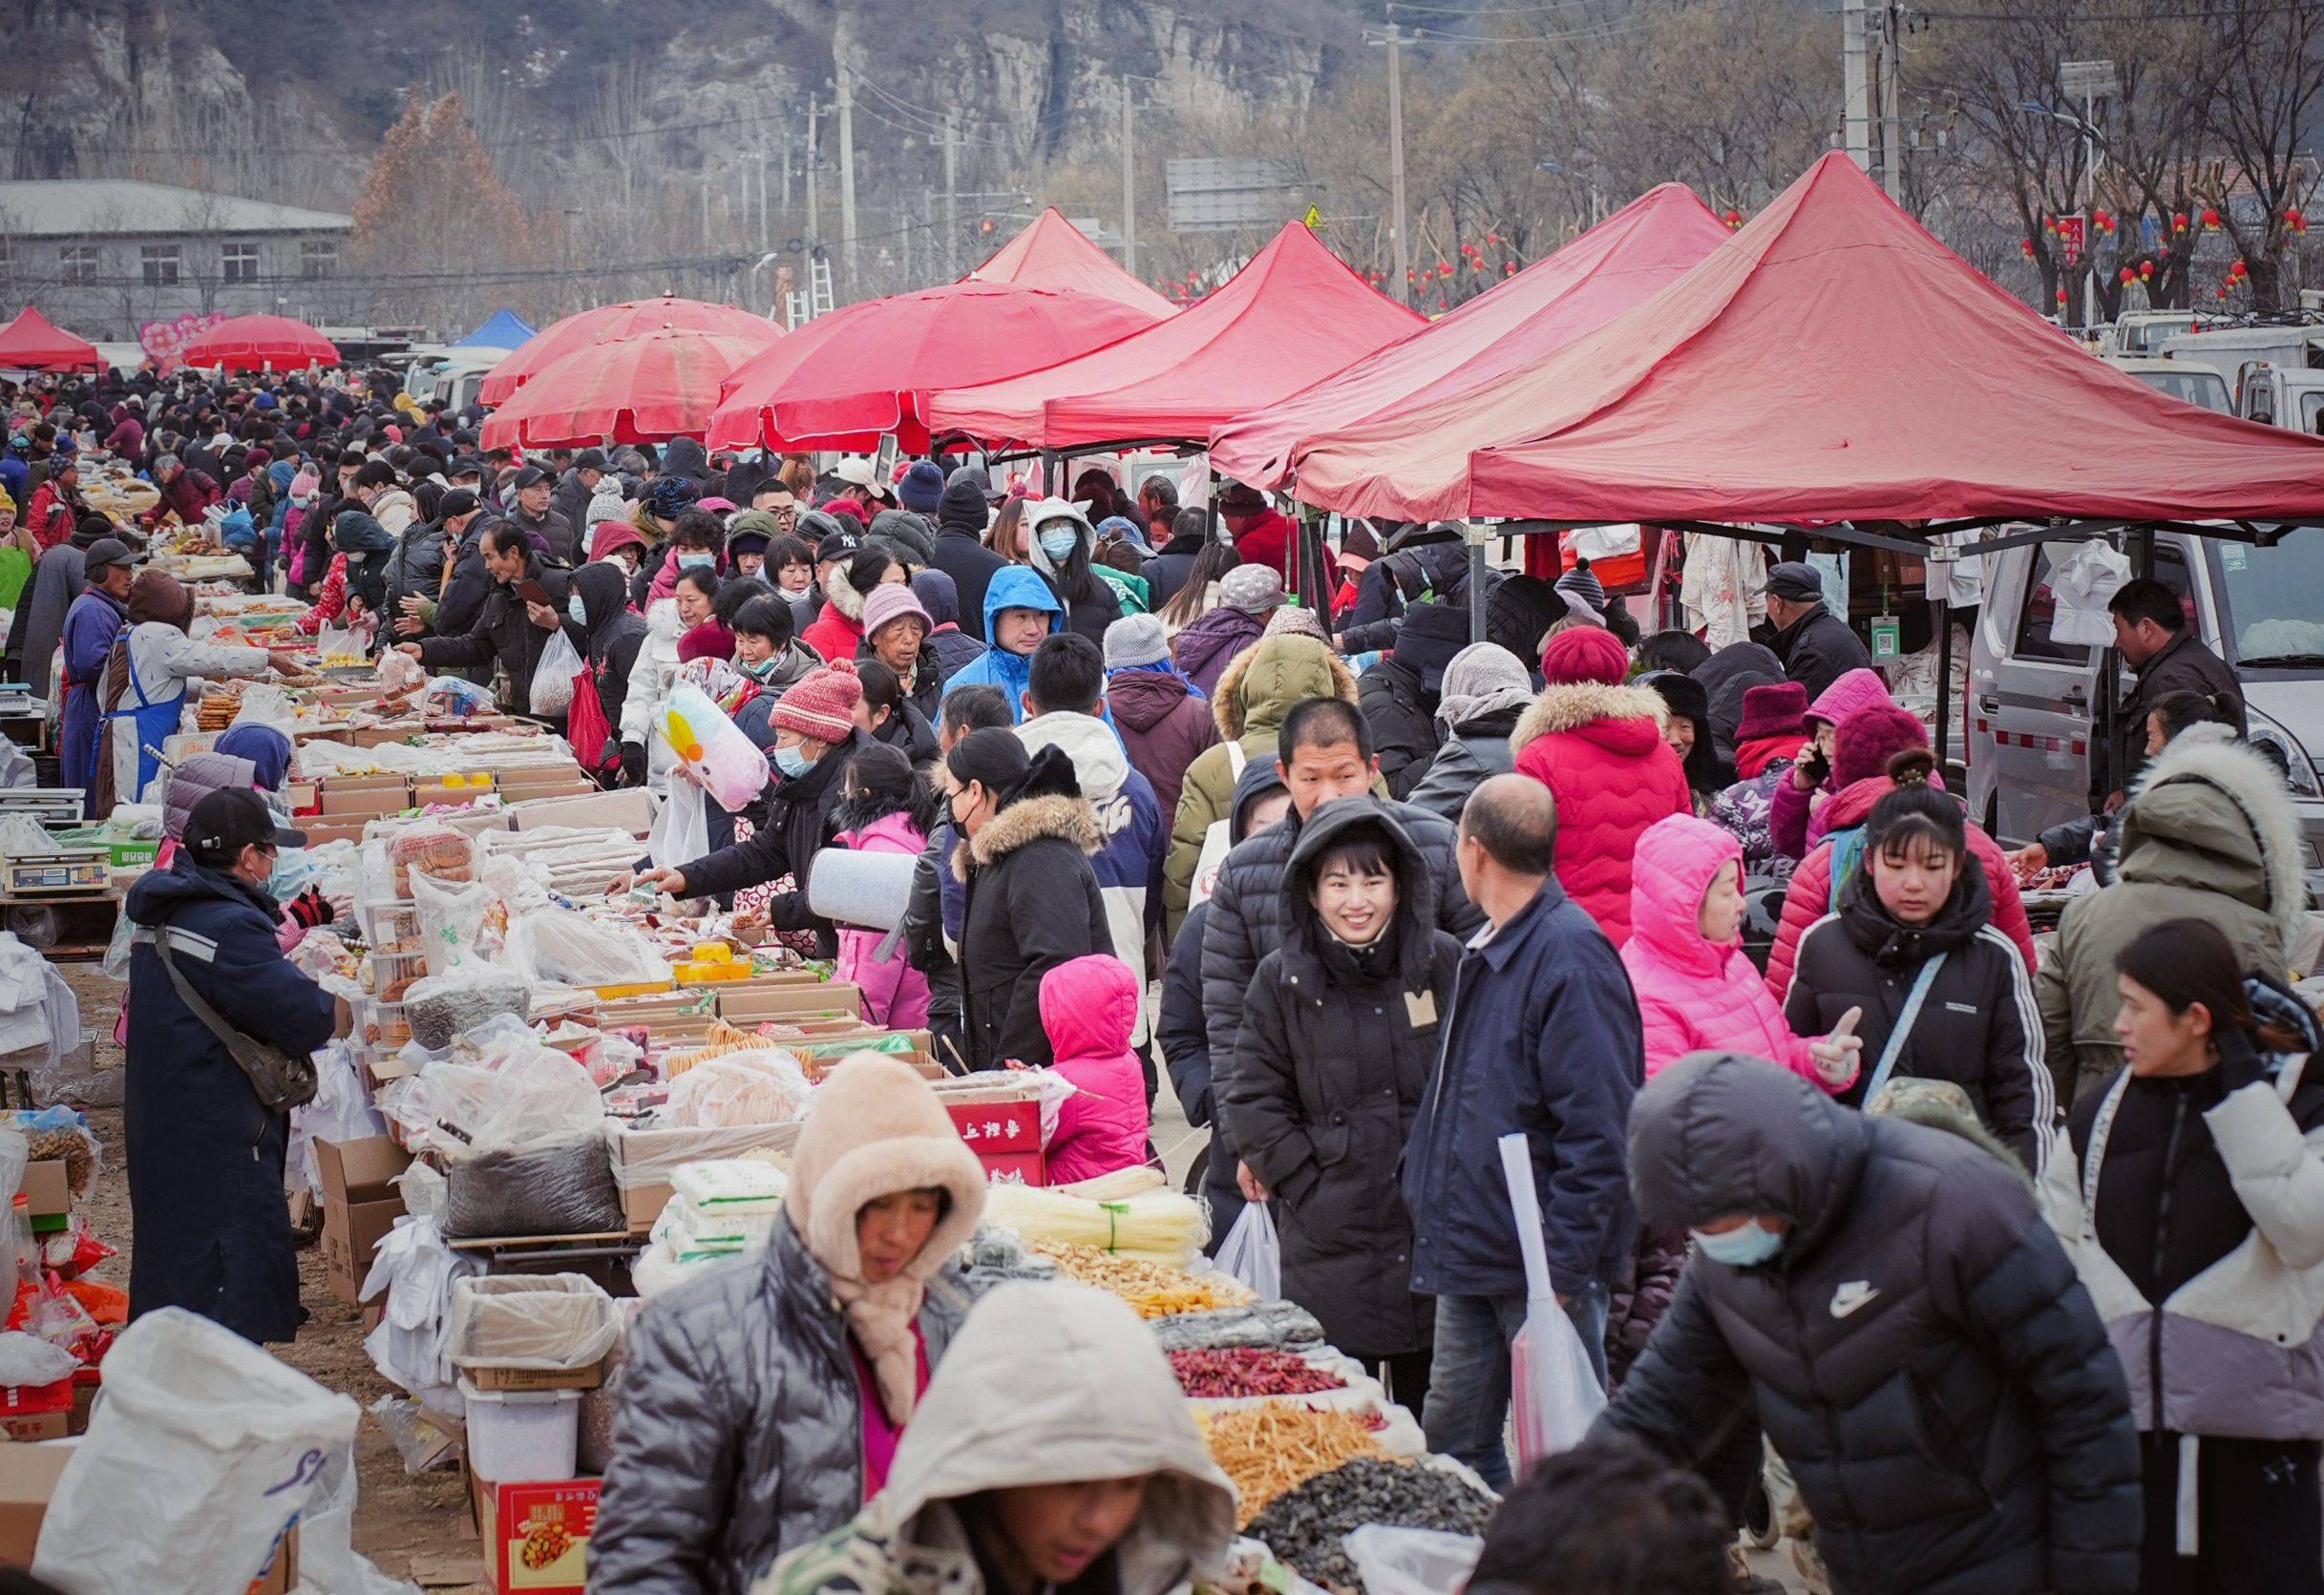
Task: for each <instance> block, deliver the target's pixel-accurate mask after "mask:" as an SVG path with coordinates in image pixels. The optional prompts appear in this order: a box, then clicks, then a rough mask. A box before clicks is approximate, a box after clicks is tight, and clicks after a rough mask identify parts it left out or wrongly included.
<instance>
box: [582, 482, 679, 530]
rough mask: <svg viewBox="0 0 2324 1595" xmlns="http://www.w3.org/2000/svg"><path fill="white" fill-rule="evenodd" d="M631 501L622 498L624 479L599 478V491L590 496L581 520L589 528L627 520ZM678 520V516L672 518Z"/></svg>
mask: <svg viewBox="0 0 2324 1595" xmlns="http://www.w3.org/2000/svg"><path fill="white" fill-rule="evenodd" d="M628 518H629V500H628V499H626V498H623V496H622V479H621V478H620V477H618V476H601V477H599V478H598V482H597V491H596V492H595V493H591V494H590V495H589V508H588V509H587V510H586V511H584V512H583V513H582V515H581V520H582V521H583V523H585V524H586V525H589V526H600V525H602V524H603V523H604V522H606V521H609V520H623V521H625V520H627V519H628ZM670 518H671V519H673V520H674V519H676V518H677V517H676V516H674V515H673V516H671V517H670Z"/></svg>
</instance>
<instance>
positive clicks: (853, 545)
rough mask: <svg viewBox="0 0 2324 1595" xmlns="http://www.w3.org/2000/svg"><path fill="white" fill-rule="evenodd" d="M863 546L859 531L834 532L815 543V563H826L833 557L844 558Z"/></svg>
mask: <svg viewBox="0 0 2324 1595" xmlns="http://www.w3.org/2000/svg"><path fill="white" fill-rule="evenodd" d="M862 547H863V534H861V533H860V532H846V531H841V532H834V533H832V534H831V535H828V536H826V537H825V538H824V539H823V540H822V541H821V542H820V543H818V544H816V545H815V563H816V564H818V565H822V564H828V563H829V562H830V561H832V560H834V559H845V558H846V557H848V556H850V555H852V554H854V553H856V551H858V550H859V549H861V548H862Z"/></svg>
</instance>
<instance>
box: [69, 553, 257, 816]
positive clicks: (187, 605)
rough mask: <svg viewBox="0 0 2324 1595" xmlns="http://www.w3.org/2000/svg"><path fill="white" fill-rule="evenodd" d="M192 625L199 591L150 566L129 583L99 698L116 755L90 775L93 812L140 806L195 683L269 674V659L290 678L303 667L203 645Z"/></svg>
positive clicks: (108, 741)
mask: <svg viewBox="0 0 2324 1595" xmlns="http://www.w3.org/2000/svg"><path fill="white" fill-rule="evenodd" d="M193 626H194V595H193V594H192V593H190V592H188V591H187V590H186V588H185V585H184V583H182V582H180V580H179V579H178V578H177V577H174V576H168V575H165V574H164V573H162V572H160V571H151V570H149V571H143V572H140V573H139V574H138V576H137V580H136V581H134V582H133V583H131V584H130V588H129V619H128V622H127V623H126V624H125V625H124V626H123V627H122V628H121V635H120V636H119V637H118V638H116V639H115V640H114V644H113V653H112V656H111V657H110V658H108V659H107V660H106V661H105V682H104V686H103V689H102V691H103V696H102V697H101V698H100V699H99V701H98V703H99V707H100V710H101V712H102V713H103V715H104V717H105V729H106V741H105V746H106V747H107V749H108V751H109V755H110V756H109V757H107V758H104V759H100V760H98V761H97V764H96V768H95V771H93V772H92V775H93V779H94V780H95V788H96V789H95V802H94V803H93V804H92V805H91V808H90V812H91V813H95V814H102V813H104V812H106V811H107V810H108V809H110V808H112V807H113V806H114V805H115V804H116V803H135V802H136V801H137V799H138V797H139V796H140V795H141V794H142V793H143V792H144V790H145V787H146V783H148V782H150V781H151V780H153V778H154V772H155V770H156V769H157V768H158V767H159V765H160V760H159V758H158V749H159V748H160V746H161V745H162V744H163V743H164V742H166V741H167V740H168V739H169V738H171V737H173V736H176V735H177V734H178V723H179V718H180V712H181V711H182V709H183V707H184V704H185V695H186V688H187V686H188V685H189V683H192V682H198V681H201V680H202V679H204V678H221V677H243V678H247V677H254V676H263V675H264V674H265V673H266V667H267V666H268V665H269V664H271V665H273V666H274V668H276V669H277V670H280V671H281V672H283V674H285V675H295V674H297V672H298V670H299V661H298V659H297V658H296V656H294V655H291V654H281V653H278V654H269V653H268V652H267V651H266V650H264V648H238V647H228V646H223V645H221V644H219V643H215V642H197V641H196V640H194V638H193V636H192V632H193Z"/></svg>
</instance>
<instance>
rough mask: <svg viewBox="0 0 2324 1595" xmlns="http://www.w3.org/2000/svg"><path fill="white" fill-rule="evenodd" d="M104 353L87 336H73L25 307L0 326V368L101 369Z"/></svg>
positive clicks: (103, 366) (103, 363) (30, 369)
mask: <svg viewBox="0 0 2324 1595" xmlns="http://www.w3.org/2000/svg"><path fill="white" fill-rule="evenodd" d="M104 368H105V361H104V357H103V356H101V355H99V354H98V353H97V352H96V346H95V344H93V343H91V342H89V340H88V339H86V338H75V337H74V336H73V334H72V333H70V332H67V331H65V330H64V329H63V328H61V327H59V326H58V325H56V324H55V323H53V322H52V321H50V320H49V318H48V317H46V316H44V315H42V314H41V313H40V312H39V311H37V310H34V309H32V308H31V307H29V306H28V307H27V308H26V310H25V312H24V314H22V315H20V316H18V317H17V318H16V319H15V320H14V321H12V322H11V323H9V324H8V325H6V326H5V327H0V370H9V371H101V370H103V369H104Z"/></svg>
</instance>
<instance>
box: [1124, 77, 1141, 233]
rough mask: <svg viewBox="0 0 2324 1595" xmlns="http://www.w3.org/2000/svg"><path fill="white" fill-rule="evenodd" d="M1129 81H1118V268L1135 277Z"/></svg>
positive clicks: (1134, 156) (1134, 172) (1135, 164)
mask: <svg viewBox="0 0 2324 1595" xmlns="http://www.w3.org/2000/svg"><path fill="white" fill-rule="evenodd" d="M1131 126H1132V123H1131V121H1130V79H1129V78H1127V77H1125V78H1123V79H1122V269H1123V270H1125V271H1127V272H1129V273H1130V276H1132V277H1135V276H1136V275H1137V274H1138V161H1137V153H1136V145H1135V144H1134V143H1132V142H1131V139H1132V134H1131V132H1130V128H1131Z"/></svg>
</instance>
